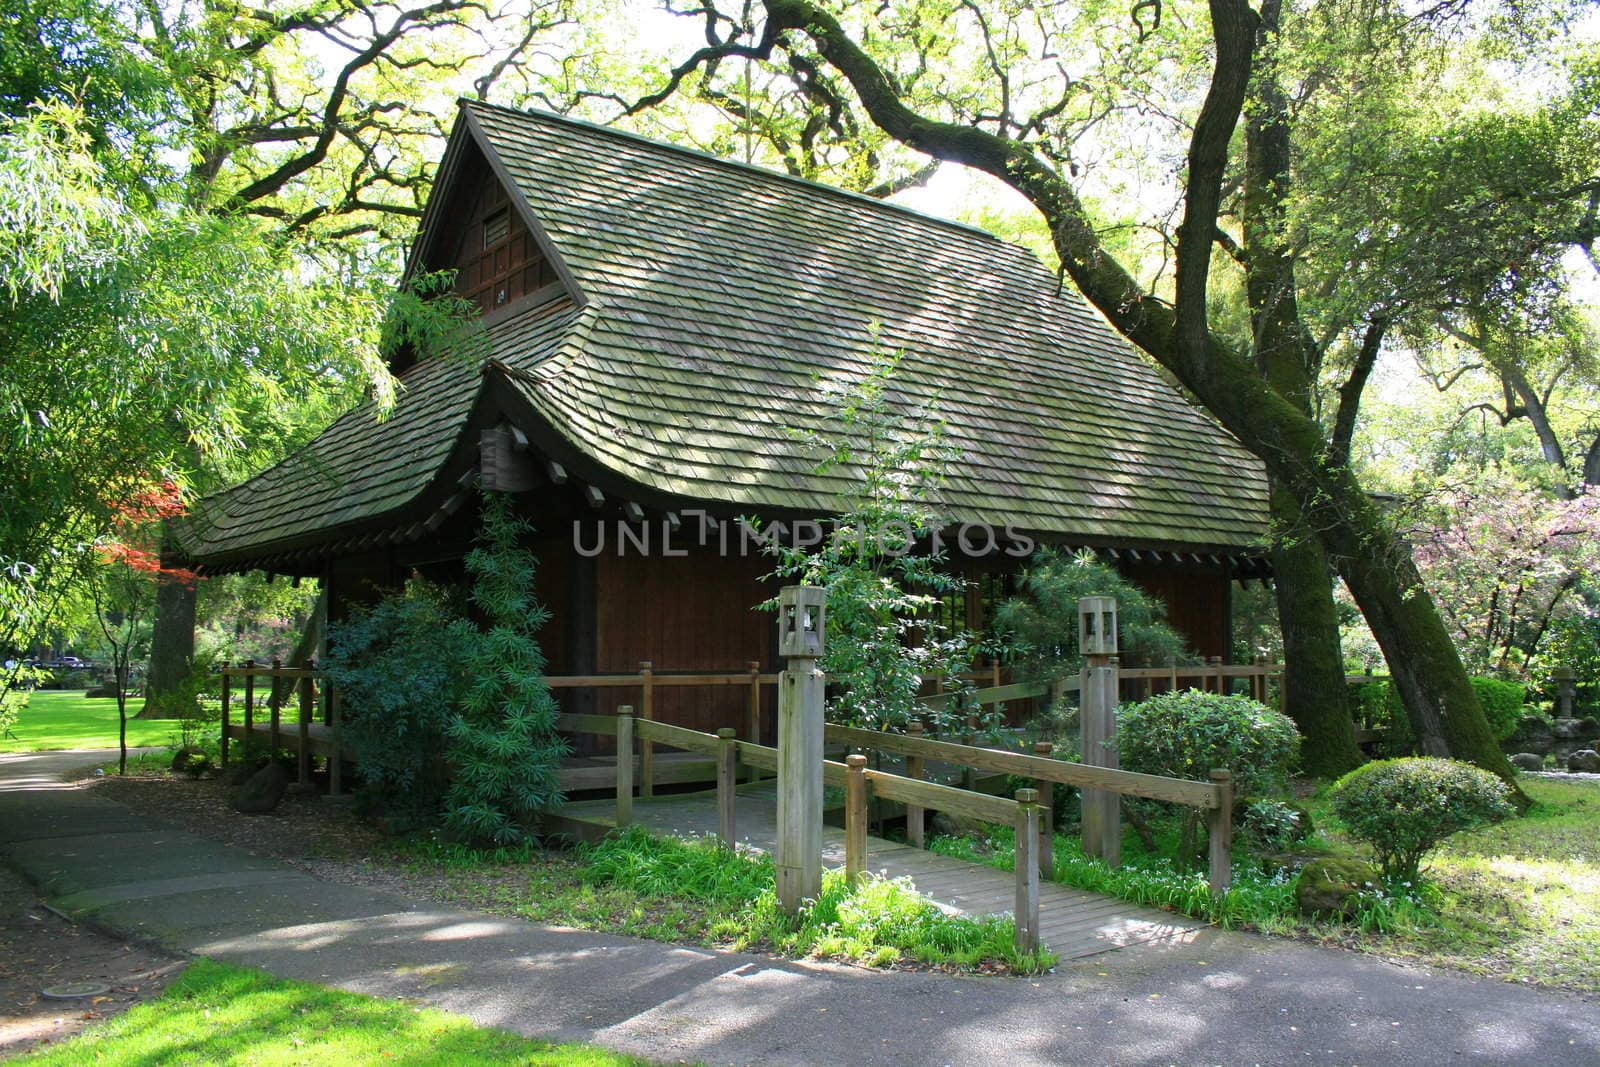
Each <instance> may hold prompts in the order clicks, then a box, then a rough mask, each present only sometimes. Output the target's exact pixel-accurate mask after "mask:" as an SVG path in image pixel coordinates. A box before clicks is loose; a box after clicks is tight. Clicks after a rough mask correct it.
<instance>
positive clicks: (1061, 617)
mask: <svg viewBox="0 0 1600 1067" xmlns="http://www.w3.org/2000/svg"><path fill="white" fill-rule="evenodd" d="M1086 596H1109V597H1115V598H1116V600H1117V623H1118V639H1117V640H1118V649H1119V651H1120V654H1121V659H1122V662H1123V663H1125V664H1127V665H1129V666H1146V665H1156V666H1165V665H1166V664H1169V663H1193V662H1195V656H1194V654H1193V653H1192V652H1190V651H1189V649H1188V646H1187V645H1186V644H1185V643H1184V640H1183V637H1182V636H1181V635H1180V634H1179V633H1178V632H1177V631H1176V630H1174V629H1173V628H1172V627H1171V626H1169V625H1168V624H1167V621H1166V617H1167V606H1166V605H1165V604H1163V603H1162V602H1161V600H1160V598H1158V597H1154V596H1151V595H1150V594H1149V593H1146V592H1145V591H1144V590H1142V589H1140V588H1139V587H1138V586H1137V585H1135V584H1134V583H1133V582H1130V581H1129V580H1128V579H1126V578H1124V577H1123V576H1122V575H1120V574H1118V573H1117V571H1116V569H1115V568H1114V567H1110V566H1107V565H1106V564H1104V563H1101V562H1100V561H1099V560H1097V559H1096V558H1095V556H1094V553H1092V552H1089V551H1087V550H1085V551H1081V552H1077V553H1067V552H1062V551H1059V550H1056V549H1049V548H1045V549H1040V550H1039V551H1038V552H1037V553H1036V554H1035V555H1034V557H1033V559H1031V560H1030V561H1029V562H1028V568H1027V570H1026V571H1024V572H1023V575H1022V595H1021V596H1019V597H1014V598H1013V599H1011V600H1007V601H1006V602H1005V603H1004V604H1002V605H1001V606H1000V610H999V611H998V613H997V615H996V620H995V627H996V629H997V630H998V631H999V632H1000V633H1002V634H1005V635H1006V637H1007V639H1008V640H1009V642H1010V645H1011V650H1012V654H1013V656H1014V657H1015V658H1016V662H1017V664H1018V666H1019V667H1020V668H1021V669H1022V670H1023V672H1024V673H1025V674H1026V675H1027V676H1028V677H1030V678H1040V679H1048V678H1060V677H1062V676H1065V675H1075V674H1077V673H1078V671H1079V670H1081V669H1082V668H1083V656H1082V655H1081V654H1079V652H1078V601H1079V600H1081V599H1082V598H1084V597H1086Z"/></svg>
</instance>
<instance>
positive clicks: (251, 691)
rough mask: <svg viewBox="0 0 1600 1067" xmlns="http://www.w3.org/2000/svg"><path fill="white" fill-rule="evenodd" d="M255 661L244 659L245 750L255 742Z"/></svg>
mask: <svg viewBox="0 0 1600 1067" xmlns="http://www.w3.org/2000/svg"><path fill="white" fill-rule="evenodd" d="M255 666H256V661H255V660H253V659H247V660H245V661H244V670H245V675H244V740H245V745H246V748H245V752H246V753H248V752H250V750H251V749H253V748H254V747H255V743H256V676H255V674H254V673H253V672H254V670H255Z"/></svg>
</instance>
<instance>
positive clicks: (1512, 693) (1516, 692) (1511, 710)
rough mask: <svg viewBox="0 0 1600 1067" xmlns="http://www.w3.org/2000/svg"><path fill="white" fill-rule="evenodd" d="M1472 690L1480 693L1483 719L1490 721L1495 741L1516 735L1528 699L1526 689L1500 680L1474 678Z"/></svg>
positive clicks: (1479, 698)
mask: <svg viewBox="0 0 1600 1067" xmlns="http://www.w3.org/2000/svg"><path fill="white" fill-rule="evenodd" d="M1472 688H1474V689H1476V690H1477V691H1478V700H1479V702H1480V703H1482V704H1483V717H1484V718H1485V719H1488V720H1489V729H1491V730H1493V731H1494V736H1495V740H1496V741H1504V740H1505V739H1506V738H1508V737H1510V736H1511V735H1512V734H1514V733H1516V731H1517V721H1518V720H1519V719H1521V718H1522V702H1523V701H1524V700H1525V699H1527V690H1526V688H1524V687H1523V686H1521V685H1518V684H1517V683H1516V682H1502V681H1501V680H1500V679H1498V678H1474V679H1472Z"/></svg>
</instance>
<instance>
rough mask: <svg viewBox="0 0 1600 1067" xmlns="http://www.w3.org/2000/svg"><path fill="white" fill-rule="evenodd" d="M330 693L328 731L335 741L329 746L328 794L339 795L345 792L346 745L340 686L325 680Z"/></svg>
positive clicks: (326, 688) (324, 684) (324, 686)
mask: <svg viewBox="0 0 1600 1067" xmlns="http://www.w3.org/2000/svg"><path fill="white" fill-rule="evenodd" d="M323 688H324V689H325V690H326V691H327V694H328V732H329V734H330V735H331V736H332V738H333V741H332V743H331V744H330V745H329V746H328V794H329V795H330V796H338V795H339V794H340V793H342V792H344V746H343V745H342V744H340V742H339V688H338V687H337V686H335V685H334V684H333V683H332V682H326V681H325V682H324V683H323Z"/></svg>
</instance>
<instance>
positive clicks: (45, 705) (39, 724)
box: [0, 689, 178, 752]
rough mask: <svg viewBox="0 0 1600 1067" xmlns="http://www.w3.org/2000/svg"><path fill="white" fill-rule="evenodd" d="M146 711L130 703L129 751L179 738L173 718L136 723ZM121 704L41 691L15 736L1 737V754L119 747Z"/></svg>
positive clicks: (20, 718)
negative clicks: (118, 733) (139, 714)
mask: <svg viewBox="0 0 1600 1067" xmlns="http://www.w3.org/2000/svg"><path fill="white" fill-rule="evenodd" d="M143 706H144V701H143V700H141V699H135V700H130V701H129V702H128V747H129V748H144V747H149V746H153V745H165V744H168V743H169V742H171V740H172V738H173V735H174V734H175V733H177V729H178V724H177V722H176V721H174V720H172V719H135V718H134V717H133V716H134V714H135V713H136V712H138V710H139V709H140V708H141V707H143ZM116 747H117V702H116V701H115V700H112V699H106V698H99V697H96V698H94V699H90V698H88V697H85V696H84V695H83V694H82V693H79V692H69V691H65V690H59V689H42V690H39V691H37V692H35V693H32V694H30V696H29V699H28V704H27V706H26V707H24V708H23V709H22V713H21V714H20V715H18V716H17V722H16V725H15V726H13V727H12V728H11V732H10V733H9V734H6V735H0V752H42V751H45V750H48V749H58V748H116Z"/></svg>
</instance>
